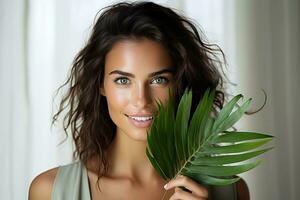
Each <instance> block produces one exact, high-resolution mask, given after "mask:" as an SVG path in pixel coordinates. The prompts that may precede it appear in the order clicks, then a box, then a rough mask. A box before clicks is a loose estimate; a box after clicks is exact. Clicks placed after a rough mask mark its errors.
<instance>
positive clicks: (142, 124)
mask: <svg viewBox="0 0 300 200" xmlns="http://www.w3.org/2000/svg"><path fill="white" fill-rule="evenodd" d="M125 116H126V117H127V119H128V120H129V121H130V123H132V124H133V125H134V126H136V127H138V128H146V127H149V126H150V125H151V123H152V120H153V116H152V115H151V114H134V115H126V114H125Z"/></svg>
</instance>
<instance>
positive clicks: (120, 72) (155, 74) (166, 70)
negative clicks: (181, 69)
mask: <svg viewBox="0 0 300 200" xmlns="http://www.w3.org/2000/svg"><path fill="white" fill-rule="evenodd" d="M163 73H171V74H174V71H173V70H171V69H162V70H159V71H157V72H152V73H150V74H149V75H148V77H153V76H157V75H159V74H163ZM112 74H120V75H123V76H128V77H132V78H134V77H135V76H134V75H133V74H131V73H128V72H124V71H121V70H114V71H111V72H110V73H109V75H112Z"/></svg>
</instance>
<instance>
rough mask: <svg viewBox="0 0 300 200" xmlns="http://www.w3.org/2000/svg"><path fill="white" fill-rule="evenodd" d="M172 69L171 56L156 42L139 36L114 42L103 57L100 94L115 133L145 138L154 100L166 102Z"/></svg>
mask: <svg viewBox="0 0 300 200" xmlns="http://www.w3.org/2000/svg"><path fill="white" fill-rule="evenodd" d="M172 70H173V68H172V62H171V58H170V56H169V54H168V52H167V50H166V49H165V48H164V47H163V46H162V45H161V44H160V43H158V42H155V41H151V40H148V39H141V40H122V41H119V42H117V43H115V44H114V46H113V47H112V49H111V50H110V51H109V53H108V54H107V55H106V58H105V70H104V81H103V85H102V87H101V94H102V95H103V96H105V97H106V99H107V104H108V105H107V106H108V111H109V114H110V117H111V119H112V121H113V122H114V123H115V124H116V126H117V134H119V133H122V134H126V135H127V136H129V137H130V138H132V139H135V140H140V141H146V139H147V130H149V128H150V125H151V123H152V119H153V116H154V114H155V112H156V111H157V107H156V100H158V99H159V100H160V101H162V102H163V104H166V102H167V100H168V97H169V89H171V90H172V85H173V82H174V80H173V73H172Z"/></svg>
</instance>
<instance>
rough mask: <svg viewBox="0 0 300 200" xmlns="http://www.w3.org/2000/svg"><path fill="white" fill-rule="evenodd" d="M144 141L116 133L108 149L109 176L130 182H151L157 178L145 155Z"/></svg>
mask: <svg viewBox="0 0 300 200" xmlns="http://www.w3.org/2000/svg"><path fill="white" fill-rule="evenodd" d="M146 146H147V142H146V141H137V140H134V139H132V138H130V137H129V136H127V135H126V134H125V133H123V132H122V131H117V133H116V136H115V138H114V141H113V142H112V144H111V146H110V148H109V149H108V159H109V163H110V168H109V175H111V176H117V177H119V176H120V177H127V178H129V179H131V180H144V181H145V180H153V177H154V176H155V177H157V174H156V171H155V169H154V168H153V167H152V165H151V163H150V161H149V159H148V157H147V155H146Z"/></svg>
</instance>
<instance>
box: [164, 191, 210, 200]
mask: <svg viewBox="0 0 300 200" xmlns="http://www.w3.org/2000/svg"><path fill="white" fill-rule="evenodd" d="M169 200H207V198H204V197H198V196H195V195H194V194H192V193H189V192H185V191H183V190H177V191H176V192H175V193H174V194H173V195H172V196H171V198H170V199H169Z"/></svg>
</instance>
